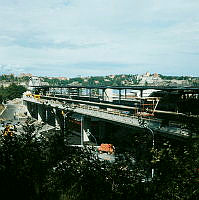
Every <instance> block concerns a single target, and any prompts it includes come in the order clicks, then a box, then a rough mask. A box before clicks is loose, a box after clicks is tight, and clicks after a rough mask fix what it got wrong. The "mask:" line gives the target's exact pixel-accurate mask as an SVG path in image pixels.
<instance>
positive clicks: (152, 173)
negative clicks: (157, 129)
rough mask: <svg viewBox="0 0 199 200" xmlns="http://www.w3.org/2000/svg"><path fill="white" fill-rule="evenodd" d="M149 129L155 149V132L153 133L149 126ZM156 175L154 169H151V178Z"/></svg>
mask: <svg viewBox="0 0 199 200" xmlns="http://www.w3.org/2000/svg"><path fill="white" fill-rule="evenodd" d="M145 128H146V129H147V130H149V131H150V133H151V135H152V146H153V149H154V146H155V140H154V133H153V130H152V129H151V128H149V127H145ZM153 176H154V169H152V171H151V178H153Z"/></svg>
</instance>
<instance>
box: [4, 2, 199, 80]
mask: <svg viewBox="0 0 199 200" xmlns="http://www.w3.org/2000/svg"><path fill="white" fill-rule="evenodd" d="M0 19H1V20H0V30H1V31H0V74H2V73H15V74H19V73H22V72H24V73H32V74H34V75H39V76H66V77H76V76H100V75H110V74H143V73H145V72H147V71H148V72H151V73H155V72H157V73H160V74H164V75H179V76H181V75H183V76H199V1H198V0H167V1H165V0H45V1H44V0H43V1H42V0H34V1H29V0H0Z"/></svg>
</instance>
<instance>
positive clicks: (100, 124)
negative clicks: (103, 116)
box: [98, 121, 106, 141]
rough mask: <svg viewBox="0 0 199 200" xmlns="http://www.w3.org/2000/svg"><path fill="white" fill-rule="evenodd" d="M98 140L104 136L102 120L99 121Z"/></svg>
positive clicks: (104, 124) (104, 129)
mask: <svg viewBox="0 0 199 200" xmlns="http://www.w3.org/2000/svg"><path fill="white" fill-rule="evenodd" d="M98 124H99V140H100V141H101V140H103V138H104V136H105V131H106V123H105V122H103V121H99V122H98Z"/></svg>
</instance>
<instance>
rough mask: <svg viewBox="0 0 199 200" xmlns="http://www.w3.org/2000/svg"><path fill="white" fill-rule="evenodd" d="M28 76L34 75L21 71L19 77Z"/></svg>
mask: <svg viewBox="0 0 199 200" xmlns="http://www.w3.org/2000/svg"><path fill="white" fill-rule="evenodd" d="M26 76H28V77H32V76H33V75H32V74H30V73H21V74H20V75H19V77H26Z"/></svg>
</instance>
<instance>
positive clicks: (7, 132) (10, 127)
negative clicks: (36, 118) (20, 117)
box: [3, 124, 14, 136]
mask: <svg viewBox="0 0 199 200" xmlns="http://www.w3.org/2000/svg"><path fill="white" fill-rule="evenodd" d="M13 131H14V126H13V125H10V124H6V126H5V129H4V131H3V136H13Z"/></svg>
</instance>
